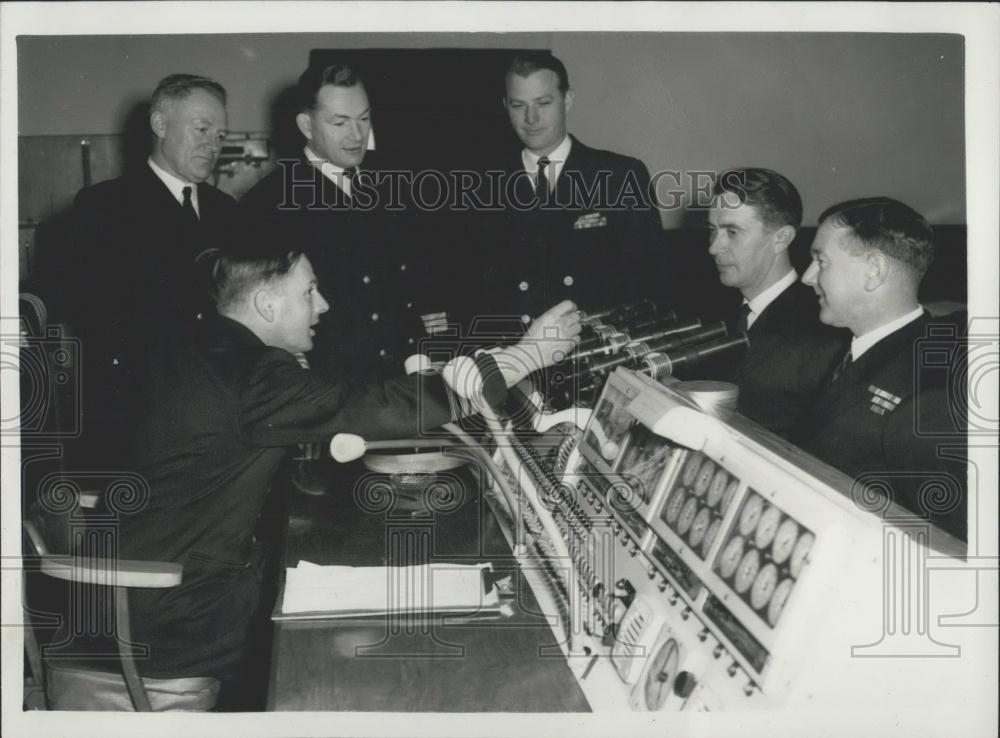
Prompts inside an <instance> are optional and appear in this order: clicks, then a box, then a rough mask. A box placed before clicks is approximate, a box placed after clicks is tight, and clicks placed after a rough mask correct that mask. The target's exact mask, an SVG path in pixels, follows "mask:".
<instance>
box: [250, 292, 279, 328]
mask: <svg viewBox="0 0 1000 738" xmlns="http://www.w3.org/2000/svg"><path fill="white" fill-rule="evenodd" d="M253 308H254V310H256V311H257V314H258V315H259V316H260V317H261V318H263V319H264V320H265V321H267V322H268V323H273V322H274V319H275V307H274V293H273V292H272V291H271V290H269V289H266V288H264V289H259V290H257V291H256V292H254V294H253Z"/></svg>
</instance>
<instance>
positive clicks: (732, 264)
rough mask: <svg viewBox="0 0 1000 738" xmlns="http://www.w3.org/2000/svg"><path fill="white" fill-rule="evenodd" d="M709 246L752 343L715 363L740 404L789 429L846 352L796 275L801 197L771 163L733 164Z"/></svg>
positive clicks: (764, 421)
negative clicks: (737, 298) (734, 292)
mask: <svg viewBox="0 0 1000 738" xmlns="http://www.w3.org/2000/svg"><path fill="white" fill-rule="evenodd" d="M712 194H713V196H714V199H713V202H712V208H711V210H710V211H709V215H708V224H709V234H710V239H711V242H710V244H709V248H708V253H709V254H710V255H711V257H712V258H713V260H714V261H715V266H716V268H717V269H718V270H719V280H720V281H721V282H722V284H724V285H726V286H727V287H733V288H735V289H738V290H739V291H740V293H741V294H742V296H743V304H742V305H741V307H740V309H739V312H738V313H737V314H736V315H734V316H732V320H731V321H730V330H731V332H732V333H746V334H747V336H748V337H749V339H750V347H749V349H748V350H747V351H746V353H744V354H743V355H742V356H741V357H740V358H739V359H738V360H735V361H732V362H728V363H726V364H725V365H724V366H722V365H721V362H720V366H718V367H716V371H715V372H713V374H715V375H716V378H719V379H724V380H726V381H730V382H733V383H735V384H736V385H737V386H738V387H739V390H740V393H739V410H740V412H741V413H742V414H743V415H745V416H747V417H748V418H750V419H751V420H754V421H756V422H757V423H760V424H761V425H763V426H764V427H765V428H767V429H768V430H771V431H773V432H775V433H778V434H781V435H785V434H787V433H788V432H789V431H790V430H791V429H792V427H793V426H794V424H795V423H796V421H797V420H798V419H799V416H800V414H801V413H802V411H803V410H804V409H805V407H806V406H807V405H808V403H809V402H810V401H811V400H812V399H813V398H814V396H815V394H816V392H817V390H818V389H819V387H820V383H821V382H822V381H823V380H824V379H825V378H826V377H827V376H828V374H829V372H830V370H831V369H832V367H833V364H834V363H835V362H836V361H838V360H839V359H840V357H841V356H842V355H843V351H844V345H845V343H846V336H845V335H844V331H839V330H835V329H831V328H828V327H827V326H824V325H823V324H822V323H820V322H819V316H818V312H819V310H818V308H817V306H816V299H815V297H814V296H813V294H812V291H811V290H810V289H809V288H808V287H806V286H805V285H804V284H802V283H801V282H799V275H798V274H797V273H796V272H795V270H794V269H793V268H792V263H791V260H790V258H789V255H788V247H789V246H790V245H791V243H792V240H793V239H794V238H795V231H796V229H797V228H798V227H799V224H800V223H801V222H802V199H801V198H800V197H799V193H798V190H796V189H795V186H794V185H793V184H792V183H791V182H790V181H789V180H788V179H787V178H785V177H783V176H782V175H780V174H778V173H777V172H773V171H771V170H770V169H731V170H729V171H726V172H723V173H722V174H721V175H719V177H717V178H716V181H715V183H714V186H713V191H712Z"/></svg>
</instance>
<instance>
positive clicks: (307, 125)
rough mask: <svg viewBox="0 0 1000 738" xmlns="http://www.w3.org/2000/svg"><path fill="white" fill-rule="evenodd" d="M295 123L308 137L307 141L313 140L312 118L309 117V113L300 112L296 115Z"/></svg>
mask: <svg viewBox="0 0 1000 738" xmlns="http://www.w3.org/2000/svg"><path fill="white" fill-rule="evenodd" d="M295 125H297V126H298V127H299V131H301V132H302V135H303V136H305V137H306V141H312V137H313V133H312V118H310V117H309V114H308V113H299V114H298V115H296V116H295Z"/></svg>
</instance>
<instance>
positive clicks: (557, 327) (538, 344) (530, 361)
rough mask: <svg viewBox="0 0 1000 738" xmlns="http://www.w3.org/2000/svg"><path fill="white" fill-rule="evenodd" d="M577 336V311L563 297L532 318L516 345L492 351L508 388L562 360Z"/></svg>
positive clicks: (578, 324)
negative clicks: (529, 325)
mask: <svg viewBox="0 0 1000 738" xmlns="http://www.w3.org/2000/svg"><path fill="white" fill-rule="evenodd" d="M579 336H580V313H579V311H578V310H577V309H576V305H575V304H574V303H573V302H571V301H570V300H563V301H562V302H560V303H559V304H558V305H556V306H555V307H554V308H551V309H550V310H548V311H546V312H545V313H543V314H542V315H541V316H539V317H538V319H537V320H535V321H534V322H533V323H532V324H531V327H530V328H529V329H528V332H527V333H526V334H525V336H524V338H522V339H521V340H520V341H519V342H518V343H517V345H515V346H510V347H508V348H504V349H501V350H499V351H496V352H492V353H493V358H494V359H496V362H497V365H498V366H499V367H500V371H501V372H503V377H504V380H505V381H506V382H507V386H508V387H513V386H514V385H515V384H517V383H518V382H520V381H521V380H522V379H524V378H525V377H527V376H528V375H529V374H531V373H532V372H536V371H538V370H539V369H544V368H545V367H547V366H552V365H553V364H558V363H559V362H561V361H563V360H564V359H565V358H566V357H567V356H568V355H569V354H570V353H571V352H572V351H573V349H575V348H576V344H577V341H578V340H579Z"/></svg>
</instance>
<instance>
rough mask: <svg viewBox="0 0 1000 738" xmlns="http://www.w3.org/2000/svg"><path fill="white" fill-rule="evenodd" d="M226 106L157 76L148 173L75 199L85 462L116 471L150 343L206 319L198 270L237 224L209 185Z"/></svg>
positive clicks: (214, 96)
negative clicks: (111, 466) (114, 466)
mask: <svg viewBox="0 0 1000 738" xmlns="http://www.w3.org/2000/svg"><path fill="white" fill-rule="evenodd" d="M225 104H226V92H225V90H224V89H223V88H222V86H221V85H219V84H218V83H217V82H215V81H213V80H211V79H207V78H205V77H199V76H195V75H190V74H172V75H170V76H168V77H165V78H164V79H163V80H161V81H160V83H159V85H158V86H157V88H156V90H155V92H154V93H153V97H152V100H151V103H150V117H149V122H150V128H151V129H152V134H153V146H152V153H151V155H150V157H149V159H148V161H147V163H146V165H145V166H142V167H140V168H138V169H137V170H136V171H134V172H129V173H126V174H125V175H124V176H122V177H119V178H117V179H112V180H108V181H105V182H100V183H98V184H96V185H93V186H91V187H86V188H84V189H82V190H80V192H79V193H78V194H77V196H76V200H75V202H74V204H73V210H72V213H71V222H72V228H71V232H70V238H71V239H72V240H73V247H74V248H73V250H72V257H71V258H72V259H73V261H74V263H73V264H72V266H71V267H70V268H69V269H67V274H68V276H69V277H70V279H69V280H68V281H67V283H66V287H67V290H68V291H69V292H71V293H72V294H71V295H70V296H69V298H68V299H69V307H70V310H69V313H68V315H67V322H68V323H69V324H70V326H71V327H72V328H73V329H74V330H75V331H76V333H77V334H78V335H79V337H80V338H81V341H82V354H83V360H84V362H85V363H84V366H83V379H82V382H83V391H84V419H83V432H84V437H85V440H87V441H88V442H87V443H86V444H85V445H86V449H87V451H86V453H87V456H88V459H89V461H91V462H93V463H101V461H99V460H98V459H100V458H101V457H104V458H105V459H107V460H108V461H109V462H110V463H114V460H115V458H116V454H117V451H118V449H117V448H116V446H117V444H116V441H115V436H116V434H117V433H118V432H121V433H127V431H128V428H129V420H128V418H129V416H130V412H129V410H130V407H131V393H132V391H133V389H134V385H135V382H136V380H137V376H138V375H139V374H140V373H141V372H142V371H144V368H145V365H146V363H147V357H146V354H147V349H148V346H149V343H150V342H151V341H153V340H157V339H158V338H160V337H162V336H163V335H165V334H170V333H173V332H176V331H181V330H186V329H187V328H189V327H190V326H191V325H192V324H193V323H194V322H195V321H196V320H197V319H198V318H199V316H200V315H204V314H205V313H206V311H208V310H210V309H211V305H210V304H209V303H208V302H207V301H206V298H205V289H204V284H202V283H201V282H200V281H199V279H198V276H197V270H196V266H195V261H196V259H197V257H198V255H199V254H200V253H202V252H203V251H205V250H206V249H207V248H210V247H212V246H215V245H217V244H218V243H219V242H220V240H222V239H224V238H225V237H226V235H227V231H228V229H229V228H230V226H231V224H232V223H233V219H234V218H235V214H236V203H235V202H234V201H233V200H232V198H230V197H229V196H228V195H226V194H224V193H222V192H220V191H219V190H217V189H216V188H215V187H213V186H211V185H210V184H208V183H207V182H206V180H207V179H208V178H209V176H210V175H211V174H212V171H213V169H214V167H215V162H216V160H217V158H218V155H219V151H220V147H221V142H222V139H223V137H224V135H225V132H226V127H227V122H228V121H227V116H226V107H225ZM95 434H99V435H100V437H99V438H97V437H95Z"/></svg>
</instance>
